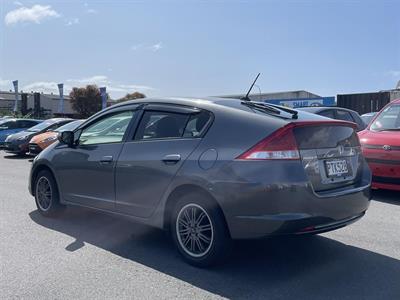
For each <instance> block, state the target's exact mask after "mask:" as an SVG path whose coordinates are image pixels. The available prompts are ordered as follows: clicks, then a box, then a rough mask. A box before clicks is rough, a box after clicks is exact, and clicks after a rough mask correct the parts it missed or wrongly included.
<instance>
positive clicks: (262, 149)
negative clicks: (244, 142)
mask: <svg viewBox="0 0 400 300" xmlns="http://www.w3.org/2000/svg"><path fill="white" fill-rule="evenodd" d="M293 127H294V126H293V125H292V124H288V125H286V126H284V127H282V128H280V129H278V130H277V131H275V132H273V133H272V134H271V135H269V136H268V137H266V138H265V139H263V140H262V141H261V142H259V143H257V144H256V145H255V146H253V147H252V148H250V149H249V150H247V151H246V152H245V153H243V154H241V155H240V156H238V157H237V158H236V159H246V160H266V159H267V160H269V159H299V158H300V154H299V150H298V149H297V143H296V139H295V137H294V134H293Z"/></svg>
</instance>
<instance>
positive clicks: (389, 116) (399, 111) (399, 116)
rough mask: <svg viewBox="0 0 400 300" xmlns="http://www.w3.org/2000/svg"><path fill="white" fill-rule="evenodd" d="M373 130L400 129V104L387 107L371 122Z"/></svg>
mask: <svg viewBox="0 0 400 300" xmlns="http://www.w3.org/2000/svg"><path fill="white" fill-rule="evenodd" d="M370 128H371V130H375V131H382V130H400V105H399V104H396V105H390V106H388V107H386V108H385V109H384V110H383V111H382V112H381V113H380V114H379V116H378V117H377V118H376V119H375V120H374V122H373V123H372V124H371V127H370Z"/></svg>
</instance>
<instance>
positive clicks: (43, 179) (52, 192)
mask: <svg viewBox="0 0 400 300" xmlns="http://www.w3.org/2000/svg"><path fill="white" fill-rule="evenodd" d="M35 202H36V207H37V209H38V211H39V212H40V213H41V214H42V215H43V216H46V217H56V216H58V215H59V214H60V213H61V212H62V210H63V209H64V208H65V206H63V205H61V204H60V197H59V194H58V189H57V185H56V181H55V179H54V177H53V175H52V174H51V173H50V172H49V171H47V170H44V171H41V172H39V174H38V176H37V177H36V181H35Z"/></svg>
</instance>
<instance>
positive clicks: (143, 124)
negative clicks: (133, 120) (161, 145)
mask: <svg viewBox="0 0 400 300" xmlns="http://www.w3.org/2000/svg"><path fill="white" fill-rule="evenodd" d="M189 118H190V115H189V114H181V113H173V112H163V111H146V112H145V113H144V114H143V117H142V120H141V121H140V124H139V128H138V130H137V132H136V135H135V140H149V139H166V138H180V137H182V136H183V133H184V132H185V127H186V124H187V123H188V121H189Z"/></svg>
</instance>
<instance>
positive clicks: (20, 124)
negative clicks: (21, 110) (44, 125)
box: [0, 118, 42, 149]
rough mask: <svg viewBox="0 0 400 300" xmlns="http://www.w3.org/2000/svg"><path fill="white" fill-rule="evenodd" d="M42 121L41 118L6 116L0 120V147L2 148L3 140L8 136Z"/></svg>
mask: <svg viewBox="0 0 400 300" xmlns="http://www.w3.org/2000/svg"><path fill="white" fill-rule="evenodd" d="M40 122H42V121H41V120H32V119H13V118H6V119H3V120H0V149H3V148H4V143H5V140H6V138H7V137H8V136H10V135H12V134H14V133H18V132H20V131H24V130H26V129H28V128H30V127H33V126H35V125H37V124H39V123H40Z"/></svg>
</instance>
